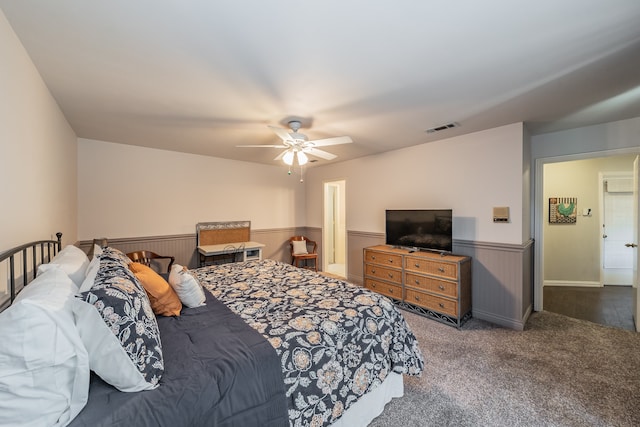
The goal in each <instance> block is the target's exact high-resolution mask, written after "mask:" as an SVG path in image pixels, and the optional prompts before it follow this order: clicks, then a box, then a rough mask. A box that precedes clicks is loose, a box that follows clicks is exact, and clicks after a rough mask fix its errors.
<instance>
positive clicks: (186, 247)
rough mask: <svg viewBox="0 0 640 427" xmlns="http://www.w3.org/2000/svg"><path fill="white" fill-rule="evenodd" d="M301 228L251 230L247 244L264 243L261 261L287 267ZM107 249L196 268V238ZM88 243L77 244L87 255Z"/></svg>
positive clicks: (135, 240) (123, 241) (128, 242)
mask: <svg viewBox="0 0 640 427" xmlns="http://www.w3.org/2000/svg"><path fill="white" fill-rule="evenodd" d="M304 232H305V228H304V227H300V228H278V229H270V230H251V237H250V238H251V240H252V241H255V242H260V243H264V244H265V247H264V248H263V249H262V256H263V258H270V259H275V260H278V261H283V262H287V263H290V262H291V254H290V251H289V242H288V240H289V237H291V236H293V235H295V234H304ZM107 240H108V244H109V246H111V247H114V248H116V249H119V250H121V251H122V252H124V253H128V252H133V251H138V250H143V249H144V250H148V251H152V252H155V253H157V254H161V255H173V256H174V257H175V258H176V263H177V264H180V265H186V266H187V267H189V268H196V267H198V259H199V257H198V252H197V250H196V235H195V233H194V234H182V235H173V236H152V237H126V238H117V239H109V238H108V237H107ZM92 244H93V241H92V240H84V241H80V242H79V244H78V246H79V247H80V249H82V250H84V251H85V252H89V249H90V248H91V245H92Z"/></svg>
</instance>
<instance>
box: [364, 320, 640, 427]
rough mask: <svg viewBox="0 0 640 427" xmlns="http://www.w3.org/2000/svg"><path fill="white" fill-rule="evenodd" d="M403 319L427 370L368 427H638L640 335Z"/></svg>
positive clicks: (538, 323) (582, 326)
mask: <svg viewBox="0 0 640 427" xmlns="http://www.w3.org/2000/svg"><path fill="white" fill-rule="evenodd" d="M404 313H405V317H406V319H407V321H408V323H409V324H410V325H411V327H412V329H413V331H414V333H415V334H416V336H417V337H418V340H419V342H420V347H421V348H422V351H423V354H424V357H425V362H426V368H425V372H423V374H422V376H421V377H420V378H414V377H405V396H404V397H402V398H399V399H394V400H393V401H392V402H390V403H389V404H388V405H387V407H386V409H385V411H384V412H383V414H382V415H380V416H379V417H378V418H377V419H376V420H374V422H373V423H372V424H371V426H374V427H382V426H385V427H386V426H403V427H408V426H640V334H638V333H635V332H631V331H625V330H621V329H614V328H610V327H606V326H600V325H597V324H594V323H590V322H586V321H582V320H576V319H571V318H569V317H565V316H562V315H559V314H554V313H550V312H544V311H543V312H539V313H534V314H533V315H532V316H531V318H530V320H529V322H528V323H527V325H526V328H525V330H524V331H522V332H519V331H513V330H509V329H504V328H500V327H496V326H493V325H491V324H489V323H486V322H483V321H480V320H477V319H471V320H470V321H469V322H467V323H466V324H465V326H464V327H463V328H462V330H457V329H455V328H452V327H450V326H447V325H443V324H441V323H438V322H435V321H433V320H429V319H425V318H423V317H420V316H417V315H415V314H412V313H407V312H404Z"/></svg>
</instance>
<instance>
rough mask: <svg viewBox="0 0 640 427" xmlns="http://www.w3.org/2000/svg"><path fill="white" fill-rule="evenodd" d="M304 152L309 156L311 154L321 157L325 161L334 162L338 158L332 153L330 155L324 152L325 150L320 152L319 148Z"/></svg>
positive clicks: (310, 148) (306, 149) (308, 149)
mask: <svg viewBox="0 0 640 427" xmlns="http://www.w3.org/2000/svg"><path fill="white" fill-rule="evenodd" d="M302 151H304V152H305V153H307V154H311V155H312V156H315V157H320V158H322V159H325V160H333V159H335V158H336V157H338V156H336V155H335V154H331V153H328V152H326V151H323V150H318V149H317V148H313V147H308V148H305V149H304V150H302Z"/></svg>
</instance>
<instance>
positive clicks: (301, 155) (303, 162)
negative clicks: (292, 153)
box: [296, 151, 309, 166]
mask: <svg viewBox="0 0 640 427" xmlns="http://www.w3.org/2000/svg"><path fill="white" fill-rule="evenodd" d="M296 154H297V156H298V164H299V165H300V166H304V165H306V164H307V162H308V161H309V158H308V157H307V155H306V154H304V153H303V152H302V151H298V152H297V153H296Z"/></svg>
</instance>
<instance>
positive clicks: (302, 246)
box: [291, 240, 309, 255]
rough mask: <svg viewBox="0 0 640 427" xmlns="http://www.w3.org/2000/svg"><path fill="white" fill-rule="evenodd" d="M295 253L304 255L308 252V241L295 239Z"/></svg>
mask: <svg viewBox="0 0 640 427" xmlns="http://www.w3.org/2000/svg"><path fill="white" fill-rule="evenodd" d="M291 243H293V254H294V255H304V254H308V253H309V251H307V241H306V240H293V241H292V242H291Z"/></svg>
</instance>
